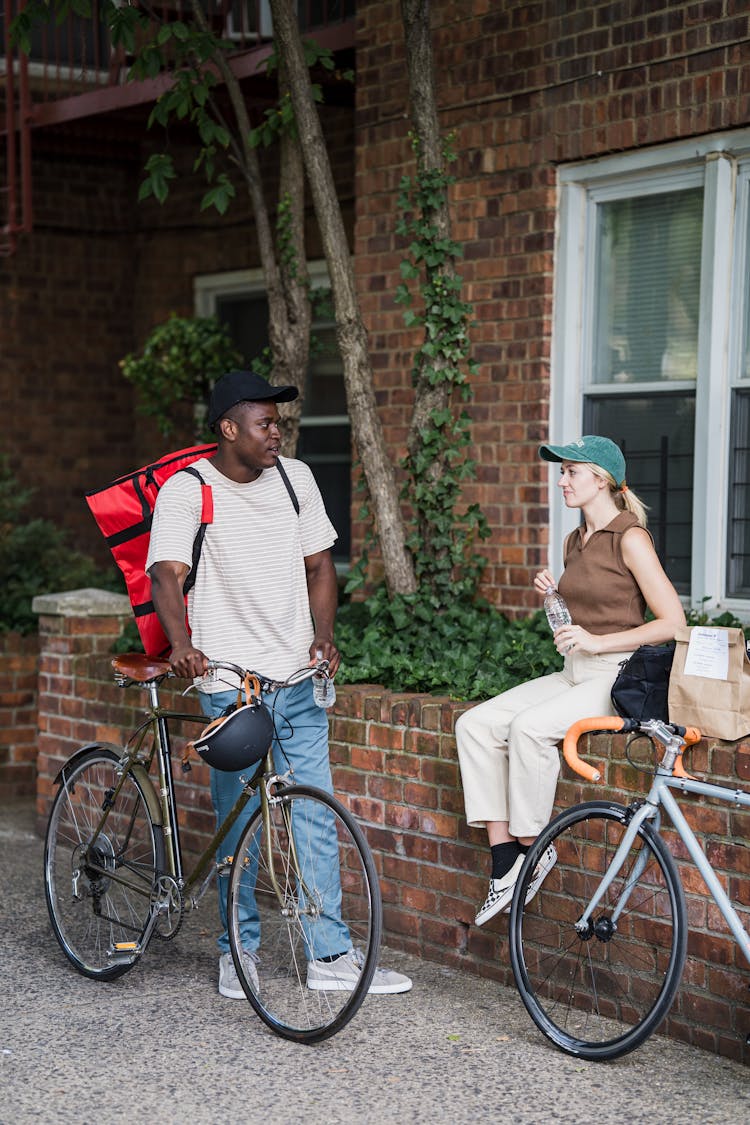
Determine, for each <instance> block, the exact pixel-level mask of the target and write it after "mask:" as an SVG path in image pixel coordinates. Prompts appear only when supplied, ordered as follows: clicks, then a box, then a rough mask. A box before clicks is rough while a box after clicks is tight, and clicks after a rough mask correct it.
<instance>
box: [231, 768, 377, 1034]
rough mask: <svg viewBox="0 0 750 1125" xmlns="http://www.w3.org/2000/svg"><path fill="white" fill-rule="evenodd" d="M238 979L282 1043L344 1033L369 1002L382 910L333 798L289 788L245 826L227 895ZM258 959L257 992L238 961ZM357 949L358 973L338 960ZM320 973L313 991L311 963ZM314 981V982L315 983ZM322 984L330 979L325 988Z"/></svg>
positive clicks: (351, 828) (356, 831) (355, 829)
mask: <svg viewBox="0 0 750 1125" xmlns="http://www.w3.org/2000/svg"><path fill="white" fill-rule="evenodd" d="M227 912H228V924H229V938H230V944H231V947H232V955H233V958H234V963H235V967H236V969H237V975H238V976H239V979H240V981H241V982H242V987H243V988H244V990H245V994H246V995H247V998H248V1000H249V1001H250V1003H251V1004H252V1006H253V1008H254V1009H255V1011H256V1012H257V1013H258V1015H259V1016H260V1018H261V1019H262V1020H263V1021H264V1022H265V1023H266V1024H267V1025H268V1026H269V1027H270V1028H271V1029H272V1030H273V1031H275V1032H276V1033H277V1034H278V1035H281V1036H282V1037H283V1038H285V1039H293V1040H296V1041H298V1042H307V1043H315V1042H318V1041H320V1040H322V1039H327V1038H328V1037H329V1036H331V1035H334V1034H335V1033H336V1032H337V1031H340V1030H341V1028H342V1027H344V1026H345V1024H347V1023H348V1022H349V1020H350V1019H351V1018H352V1016H353V1015H354V1014H355V1012H356V1011H357V1009H358V1008H359V1007H360V1005H361V1003H362V1001H363V1000H364V998H365V996H366V995H367V990H368V988H369V986H370V982H371V980H372V976H373V973H374V971H375V968H376V966H377V957H378V950H379V946H380V933H381V925H382V906H381V900H380V887H379V884H378V879H377V874H376V871H375V865H374V863H373V860H372V855H371V853H370V849H369V847H368V845H367V842H366V840H365V838H364V835H363V834H362V831H361V829H360V828H359V826H358V825H357V823H356V822H355V821H354V819H353V817H352V816H351V814H350V813H349V812H348V810H347V809H345V808H344V807H343V806H342V805H341V804H340V803H339V802H338V801H337V800H336V799H335V798H333V797H331V796H329V795H328V794H327V793H325V792H323V791H322V790H320V789H315V788H313V787H308V786H292V787H289V788H287V789H285V790H282V791H281V792H280V793H279V794H278V795H277V796H275V797H274V798H273V799H272V801H271V802H270V805H269V808H268V820H267V823H265V824H264V815H263V808H262V806H261V808H259V809H258V810H257V811H256V812H255V814H254V815H253V817H252V819H251V820H250V822H249V823H248V825H247V827H246V829H245V831H244V833H243V835H242V838H241V840H240V843H239V845H238V847H237V850H236V852H235V855H234V860H233V862H232V868H231V872H230V876H229V888H228V895H227ZM243 948H245V949H246V950H250V951H252V952H253V953H255V954H256V956H257V962H256V964H257V972H258V986H257V987H256V984H255V982H254V981H253V980H252V979H251V977H250V975H249V974H248V972H247V966H246V962H245V960H244V959H243V958H242V957H241V956H240V952H241V950H242V949H243ZM351 949H354V950H355V953H354V958H355V960H356V963H357V964H358V966H359V971H358V972H355V974H354V977H352V975H351V960H350V959H348V960H349V964H348V966H347V968H348V970H349V977H346V976H344V975H341V976H339V975H338V972H337V969H336V966H335V964H334V963H333V959H334V958H335V957H336V956H337V955H338V954H342V953H347V952H348V951H349V950H351ZM313 960H315V961H316V962H317V963H318V966H320V965H321V963H322V965H323V966H324V968H323V969H322V972H321V973H319V975H318V978H317V979H316V980H314V981H313V984H314V985H315V987H308V980H307V975H308V962H310V961H313ZM313 975H314V974H313ZM320 977H325V978H326V980H325V987H321V984H320Z"/></svg>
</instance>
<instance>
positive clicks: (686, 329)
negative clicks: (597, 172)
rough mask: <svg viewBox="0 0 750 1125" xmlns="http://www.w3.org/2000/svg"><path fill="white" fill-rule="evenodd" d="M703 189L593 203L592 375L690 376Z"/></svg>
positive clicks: (622, 378)
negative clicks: (594, 217)
mask: <svg viewBox="0 0 750 1125" xmlns="http://www.w3.org/2000/svg"><path fill="white" fill-rule="evenodd" d="M702 214H703V189H702V188H691V189H687V190H684V191H673V192H665V193H662V194H656V195H641V196H636V197H631V198H628V199H617V200H612V201H609V202H601V203H599V205H598V206H597V240H596V278H597V285H596V297H595V314H594V353H593V379H592V381H593V382H594V383H638V382H661V381H668V380H677V379H680V380H688V379H689V380H695V378H696V376H697V356H698V311H699V309H698V306H699V296H700V263H701V238H702Z"/></svg>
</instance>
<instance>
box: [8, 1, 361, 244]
mask: <svg viewBox="0 0 750 1125" xmlns="http://www.w3.org/2000/svg"><path fill="white" fill-rule="evenodd" d="M131 2H137V0H131ZM25 3H26V0H0V5H1V6H2V21H1V22H0V256H6V257H7V256H8V255H10V254H12V253H13V252H14V250H15V248H16V245H17V241H18V236H19V235H20V234H23V233H29V232H30V231H31V230H32V228H33V213H32V200H33V190H32V187H33V185H32V157H31V150H32V137H33V134H34V131H35V130H37V129H41V128H45V127H47V128H49V127H53V126H55V125H62V124H64V123H66V122H72V121H75V120H80V119H84V118H90V117H94V116H96V115H99V114H106V113H114V112H116V111H118V110H122V109H125V108H127V107H133V106H138V105H148V104H149V103H151V102H153V101H154V100H155V99H156V98H157V97H158V95H159V94H160V93H161V92H162V91H163V90H164V89H165V88H166V85H167V82H168V79H166V78H164V77H162V78H158V79H153V80H149V81H143V82H127V81H126V76H127V69H128V64H129V60H128V59H127V58H126V57H125V56H124V54H123V52H122V51H121V50H113V49H112V47H111V45H110V43H109V40H108V38H107V35H106V30H105V29H104V28H103V27H102V26H101V25H100V23H99V19H98V5H97V0H93V4H92V12H93V18H92V19H91V20H82V19H81V18H80V17H78V16H76V15H75V14H74V13H70V14H69V15H68V16H67V17H66V19H65V20H63V22H62V23H59V24H58V23H57V22H56V21H55V20H51V21H50V23H49V24H48V25H46V26H44V27H39V28H38V29H37V30H36V31H35V32H34V35H33V37H32V44H31V51H30V54H29V56H28V57H27V56H26V55H24V54H23V53H21V52H20V51H19V50H18V49H17V48H16V47H15V46H14V45H13V44H12V42H11V35H10V28H11V24H12V21H13V19H14V18H15V16H16V15H17V13H18V12H19V11H22V10H23V8H24V6H25ZM204 8H205V10H206V12H207V14H208V16H209V18H210V20H211V23H212V25H213V26H214V28H216V29H217V30H218V31H219V32H220V34H221V35H222V37H223V38H225V39H231V40H233V41H234V42H235V43H236V44H237V51H236V53H234V54H233V55H232V56H231V65H232V69H233V70H234V72H235V73H236V74H237V76H238V78H240V79H243V80H245V79H246V80H248V82H250V81H251V80H252V79H253V78H257V75H258V68H259V65H260V64H261V63H262V61H263V60H264V59H265V58H266V57H267V56H268V54H269V51H270V45H269V44H270V40H271V37H272V26H271V15H270V6H269V3H268V0H206V3H205V4H204ZM354 8H355V2H354V0H299V4H298V11H299V19H300V26H301V28H302V29H303V33H305V34H314V36H315V38H316V40H317V41H318V42H319V43H321V45H323V46H326V47H329V48H330V49H331V50H334V51H338V50H348V49H352V48H353V46H354ZM188 10H189V4H188V2H187V0H167V2H166V3H162V4H158V3H157V4H151V5H149V11H150V12H152V13H153V12H155V13H157V15H158V16H159V17H160V18H161V19H163V20H167V19H179V18H180V16H181V14H182V12H183V11H188ZM3 162H4V163H3Z"/></svg>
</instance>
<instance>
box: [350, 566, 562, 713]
mask: <svg viewBox="0 0 750 1125" xmlns="http://www.w3.org/2000/svg"><path fill="white" fill-rule="evenodd" d="M336 641H337V644H338V647H339V649H340V650H341V653H342V656H343V660H342V664H341V669H340V671H339V672H338V674H337V677H336V678H337V680H338V681H339V682H340V683H375V684H382V685H383V686H384V687H386V688H389V689H390V690H392V691H407V692H428V693H434V694H438V695H449V696H451V697H452V698H453V699H471V700H474V699H484V698H489V697H490V696H492V695H497V694H498V693H499V692H501V691H505V690H506V689H508V688H510V687H514V686H515V685H516V684H518V683H522V682H523V681H524V680H529V679H533V678H536V677H537V676H544V675H546V674H547V673H548V672H552V671H555V670H556V669H558V668H560V667H561V660H560V657H559V656H558V654H557V651H556V649H555V646H554V644H553V642H552V636H551V634H550V631H549V626H548V625H547V621H546V618H545V617H544V614H543V613H542V612H541V611H540V612H539V613H536V614H534V616H533V617H530V618H525V619H523V620H518V621H510V620H508V618H507V617H505V616H504V614H502V613H500V611H499V610H497V609H494V608H493V607H492V606H489V605H487V604H486V603H480V602H476V603H474V604H468V605H467V604H466V603H463V604H461V603H454V604H453V605H450V606H446V607H445V608H444V609H442V610H441V611H440V612H438V613H434V612H433V611H432V610H431V609H430V607H429V605H428V604H427V602H426V601H425V599H424V598H422V597H421V596H420V595H419V594H413V595H410V596H408V597H403V596H400V595H399V596H397V597H395V598H392V599H389V598H388V596H387V594H386V592H385V588H384V587H381V588H380V589H379V590H378V591H377V593H376V594H375V595H373V596H372V597H371V598H369V599H368V600H367V601H365V602H349V603H347V604H345V605H342V606H341V608H340V610H339V614H338V618H337V624H336Z"/></svg>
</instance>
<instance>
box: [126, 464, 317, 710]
mask: <svg viewBox="0 0 750 1125" xmlns="http://www.w3.org/2000/svg"><path fill="white" fill-rule="evenodd" d="M282 460H283V463H284V468H285V469H286V472H287V476H288V477H289V480H290V481H291V483H292V487H293V488H294V491H295V492H296V494H297V499H298V501H299V507H300V511H299V515H297V513H296V511H295V510H294V506H293V504H292V500H291V497H290V496H289V493H288V492H287V490H286V487H285V485H284V482H283V481H282V479H281V474H280V473H279V472H278V470H277V469H264V470H263V471H262V473H261V474H260V476H259V477H258V479H257V480H254V481H252V482H251V483H250V484H238V483H237V482H236V481H232V480H229V478H228V477H225V476H224V475H223V474H222V473H220V472H219V471H218V469H215V468H214V466H213V465H212V463H211V461H209V460H206V459H205V458H201V460H199V461H196V462H195V468H196V469H197V470H198V472H199V473H200V474H201V476H202V477H203V479H204V480H205V481H206V483H207V484H210V485H211V487H212V490H213V501H214V518H213V523H211V524H209V526H208V527H207V529H206V535H205V538H204V540H203V549H202V551H201V557H200V561H199V563H198V573H197V575H196V580H195V585H194V586H193V588H192V590H191V591H190V593H189V594H188V619H189V621H190V628H191V632H192V638H193V643H194V645H195V646H196V648H199V649H200V650H201V651H202V652H204V653H205V654H206V656H208V657H209V659H213V660H228V661H231V662H232V663H235V664H240V665H242V666H243V667H245V668H251V669H253V670H255V671H257V672H261V673H264V674H266V675H267V676H269V677H271V678H273V679H285V678H286V677H287V676H289V675H290V674H291V673H292V672H294V671H295V670H296V669H297V668H301V667H303V666H304V665H306V664H307V663H308V661H309V659H310V645H311V644H312V641H313V637H314V630H313V622H312V616H311V613H310V602H309V598H308V592H307V581H306V576H305V563H304V558H305V556H306V555H314V554H316V553H317V552H318V551H324V550H327V549H328V548H330V547H331V546H332V545H333V543H334V542H335V541H336V531H335V529H334V527H333V525H332V524H331V521H330V520H329V519H328V516H327V514H326V510H325V507H324V505H323V499H322V497H321V495H320V491H319V489H318V486H317V484H316V483H315V480H314V478H313V475H312V473H311V472H310V469H309V468H308V467H307V465H305V464H304V463H303V462H302V461H296V460H290V459H288V458H286V457H284V458H282ZM200 514H201V490H200V483H199V482H198V481H197V480H196V479H195V477H193V476H192V475H191V474H190V473H175V475H174V476H173V477H172V478H171V479H170V480H168V481H167V482H166V484H165V485H164V486H163V488H162V489H161V491H160V493H159V495H158V497H157V499H156V506H155V508H154V519H153V525H152V528H151V539H150V543H149V551H148V559H147V561H146V569H147V570H148V568H149V567H151V566H153V564H154V563H157V562H181V563H185V564H186V565H187V566H190V565H191V563H192V555H193V540H194V539H195V536H196V533H197V531H198V528H199V526H200ZM206 687H207V688H208V690H212V687H211V686H209V685H206ZM213 690H215V691H226V684H223V683H218V684H215V685H213Z"/></svg>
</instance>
